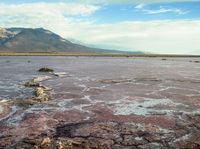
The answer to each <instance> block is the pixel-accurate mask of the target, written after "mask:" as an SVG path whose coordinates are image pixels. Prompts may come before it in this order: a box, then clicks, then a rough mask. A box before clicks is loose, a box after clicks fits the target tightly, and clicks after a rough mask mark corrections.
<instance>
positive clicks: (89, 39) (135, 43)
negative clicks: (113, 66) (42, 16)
mask: <svg viewBox="0 0 200 149" xmlns="http://www.w3.org/2000/svg"><path fill="white" fill-rule="evenodd" d="M84 30H87V34H85V33H84ZM70 34H71V35H70V36H71V37H73V38H77V39H79V40H81V41H83V42H85V43H91V44H98V45H101V46H103V47H110V48H112V47H115V48H117V47H118V48H119V49H124V50H126V49H133V50H141V51H146V52H153V53H173V54H183V53H190V52H191V51H193V50H194V49H200V45H199V44H198V43H199V41H200V36H199V35H200V21H187V20H185V21H170V20H168V21H147V22H123V23H115V24H104V25H94V24H86V25H81V28H79V29H78V30H77V31H72V32H71V33H70Z"/></svg>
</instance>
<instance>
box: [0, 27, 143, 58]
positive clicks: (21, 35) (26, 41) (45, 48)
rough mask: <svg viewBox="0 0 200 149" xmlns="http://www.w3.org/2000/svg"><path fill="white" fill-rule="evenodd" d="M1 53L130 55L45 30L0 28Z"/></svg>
mask: <svg viewBox="0 0 200 149" xmlns="http://www.w3.org/2000/svg"><path fill="white" fill-rule="evenodd" d="M0 52H69V53H129V52H122V51H117V50H105V49H98V48H92V47H88V46H85V45H81V44H77V43H73V42H71V41H69V40H66V39H64V38H62V37H60V36H59V35H57V34H55V33H53V32H51V31H49V30H46V29H43V28H36V29H32V28H7V29H5V28H0ZM131 53H137V54H141V52H131Z"/></svg>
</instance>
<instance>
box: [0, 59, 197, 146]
mask: <svg viewBox="0 0 200 149" xmlns="http://www.w3.org/2000/svg"><path fill="white" fill-rule="evenodd" d="M198 61H199V58H191V57H189V58H175V57H173V58H170V57H169V58H159V57H155V58H148V57H146V58H142V57H130V58H126V57H62V56H57V57H51V56H46V57H42V56H41V57H40V56H37V57H34V56H32V57H31V56H30V57H26V56H19V57H15V56H10V57H8V56H3V57H0V148H2V149H4V148H5V149H12V148H14V149H15V148H16V149H68V148H69V149H73V148H74V149H82V148H83V149H199V148H200V63H198Z"/></svg>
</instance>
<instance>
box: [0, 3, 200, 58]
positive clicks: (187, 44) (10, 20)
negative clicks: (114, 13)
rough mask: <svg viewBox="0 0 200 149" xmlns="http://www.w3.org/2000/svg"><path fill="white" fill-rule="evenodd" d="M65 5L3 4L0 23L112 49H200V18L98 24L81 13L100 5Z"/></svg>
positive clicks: (89, 13) (0, 11)
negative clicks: (39, 29)
mask: <svg viewBox="0 0 200 149" xmlns="http://www.w3.org/2000/svg"><path fill="white" fill-rule="evenodd" d="M63 5H64V4H63V3H59V4H58V5H56V4H54V3H53V4H46V3H34V4H20V5H5V4H1V5H0V26H2V27H14V26H15V27H33V28H37V27H43V28H46V29H49V30H51V31H53V32H55V33H57V34H59V35H61V36H63V37H65V38H73V39H77V40H79V41H82V42H84V43H87V44H92V45H99V46H101V47H106V48H111V49H112V48H115V49H124V50H127V49H132V50H140V51H146V52H153V53H174V54H183V53H190V52H191V51H194V50H196V49H200V44H199V41H200V36H199V35H200V20H199V21H191V20H182V21H181V20H179V21H175V20H173V21H171V20H160V21H159V20H158V21H144V22H143V21H130V22H118V23H112V24H96V23H95V22H93V20H90V21H86V20H84V19H83V20H79V19H77V16H85V15H86V16H87V15H91V14H92V13H94V12H95V11H97V10H98V9H100V7H98V6H96V5H88V4H87V5H83V4H80V6H77V5H73V4H65V5H64V6H63ZM69 7H70V9H68V8H69ZM72 7H73V8H72ZM66 8H67V9H66ZM85 8H89V10H88V9H85ZM74 16H75V18H74Z"/></svg>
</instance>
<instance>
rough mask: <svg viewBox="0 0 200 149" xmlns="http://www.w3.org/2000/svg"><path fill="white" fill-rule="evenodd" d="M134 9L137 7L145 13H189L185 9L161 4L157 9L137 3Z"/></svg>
mask: <svg viewBox="0 0 200 149" xmlns="http://www.w3.org/2000/svg"><path fill="white" fill-rule="evenodd" d="M135 9H137V10H138V11H142V12H144V13H145V14H162V13H175V14H179V15H184V14H187V13H189V11H185V10H182V9H178V8H165V7H163V6H160V8H159V9H147V8H145V5H144V4H138V5H136V6H135Z"/></svg>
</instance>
